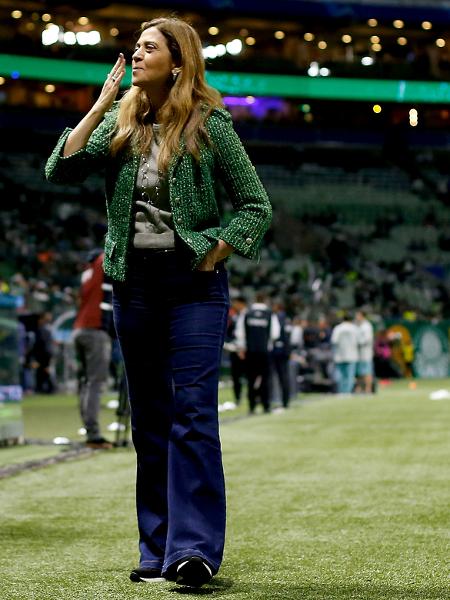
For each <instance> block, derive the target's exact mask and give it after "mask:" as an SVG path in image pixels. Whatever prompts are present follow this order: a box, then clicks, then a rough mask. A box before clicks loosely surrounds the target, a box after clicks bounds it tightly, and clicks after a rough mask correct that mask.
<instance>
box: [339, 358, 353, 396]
mask: <svg viewBox="0 0 450 600" xmlns="http://www.w3.org/2000/svg"><path fill="white" fill-rule="evenodd" d="M334 366H335V369H336V383H337V391H338V393H339V394H351V393H352V391H353V387H354V385H355V373H356V362H339V363H336V364H335V365H334Z"/></svg>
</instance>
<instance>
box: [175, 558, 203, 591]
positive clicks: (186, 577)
mask: <svg viewBox="0 0 450 600" xmlns="http://www.w3.org/2000/svg"><path fill="white" fill-rule="evenodd" d="M211 579H212V571H211V569H210V568H209V567H208V565H207V564H206V563H205V561H204V560H203V559H201V558H200V557H199V556H191V557H189V558H186V559H184V560H183V561H181V562H180V563H179V565H178V567H177V579H176V582H177V583H178V584H179V585H186V586H188V587H192V588H199V587H201V586H202V585H204V584H205V583H208V582H209V581H211Z"/></svg>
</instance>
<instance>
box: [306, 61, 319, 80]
mask: <svg viewBox="0 0 450 600" xmlns="http://www.w3.org/2000/svg"><path fill="white" fill-rule="evenodd" d="M319 71H320V70H319V63H318V62H312V63H311V64H310V65H309V69H308V75H309V76H310V77H317V76H318V75H319Z"/></svg>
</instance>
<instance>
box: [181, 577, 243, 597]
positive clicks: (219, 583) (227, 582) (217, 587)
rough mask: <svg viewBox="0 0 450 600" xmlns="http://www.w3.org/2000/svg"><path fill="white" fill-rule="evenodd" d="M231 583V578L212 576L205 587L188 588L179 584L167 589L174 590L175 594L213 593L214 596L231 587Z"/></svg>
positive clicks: (199, 594)
mask: <svg viewBox="0 0 450 600" xmlns="http://www.w3.org/2000/svg"><path fill="white" fill-rule="evenodd" d="M232 585H233V581H232V580H231V579H225V578H220V577H214V579H213V580H212V583H210V584H209V585H208V586H207V587H202V588H190V587H185V586H181V587H174V588H171V589H170V590H169V591H170V592H175V593H177V594H191V595H192V596H207V595H209V594H214V595H215V596H218V595H221V594H223V593H224V592H225V591H226V590H228V589H229V588H231V586H232Z"/></svg>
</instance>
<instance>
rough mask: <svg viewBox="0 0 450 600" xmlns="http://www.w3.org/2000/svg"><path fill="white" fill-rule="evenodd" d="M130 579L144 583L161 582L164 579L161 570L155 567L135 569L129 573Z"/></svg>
mask: <svg viewBox="0 0 450 600" xmlns="http://www.w3.org/2000/svg"><path fill="white" fill-rule="evenodd" d="M130 579H131V581H134V582H135V583H139V582H141V581H143V582H145V583H161V582H163V581H166V579H165V578H164V577H163V576H162V575H161V571H158V570H156V569H135V570H134V571H131V573H130Z"/></svg>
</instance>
